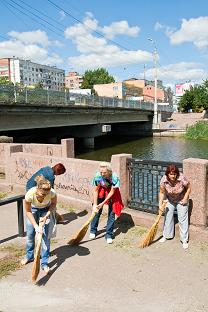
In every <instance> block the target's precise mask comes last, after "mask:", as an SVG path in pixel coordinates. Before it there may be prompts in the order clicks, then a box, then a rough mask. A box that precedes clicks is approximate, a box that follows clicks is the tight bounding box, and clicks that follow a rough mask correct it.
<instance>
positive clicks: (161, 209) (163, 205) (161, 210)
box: [155, 201, 167, 223]
mask: <svg viewBox="0 0 208 312" xmlns="http://www.w3.org/2000/svg"><path fill="white" fill-rule="evenodd" d="M166 205H167V201H164V202H163V203H162V205H161V206H160V207H159V214H158V216H157V219H156V222H155V223H157V222H159V221H160V218H161V216H162V214H163V212H164V210H165V208H166Z"/></svg>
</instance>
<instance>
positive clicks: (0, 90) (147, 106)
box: [0, 85, 172, 112]
mask: <svg viewBox="0 0 208 312" xmlns="http://www.w3.org/2000/svg"><path fill="white" fill-rule="evenodd" d="M1 103H2V104H12V105H15V104H16V103H18V104H22V105H25V104H29V105H50V106H58V105H64V106H65V105H66V106H68V105H80V106H85V107H111V108H129V109H138V110H149V111H154V104H153V103H149V102H141V101H133V100H121V99H118V98H109V97H100V96H95V95H81V94H75V93H74V94H73V93H69V92H68V91H67V90H66V91H53V90H43V89H31V88H28V87H17V86H15V87H14V86H4V85H1V86H0V104H1ZM160 111H161V112H162V111H164V112H172V108H171V107H169V106H167V105H159V106H158V112H160Z"/></svg>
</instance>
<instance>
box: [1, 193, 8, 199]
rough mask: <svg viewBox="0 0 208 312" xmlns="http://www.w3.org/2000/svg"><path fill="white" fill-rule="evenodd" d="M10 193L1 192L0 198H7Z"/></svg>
mask: <svg viewBox="0 0 208 312" xmlns="http://www.w3.org/2000/svg"><path fill="white" fill-rule="evenodd" d="M7 194H8V193H6V192H0V199H2V198H5V197H6V196H7Z"/></svg>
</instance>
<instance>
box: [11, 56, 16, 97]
mask: <svg viewBox="0 0 208 312" xmlns="http://www.w3.org/2000/svg"><path fill="white" fill-rule="evenodd" d="M14 59H15V56H13V58H12V64H13V68H12V70H13V84H14V102H15V103H16V102H17V92H16V77H15V64H14Z"/></svg>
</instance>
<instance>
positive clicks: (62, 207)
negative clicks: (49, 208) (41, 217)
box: [56, 203, 76, 212]
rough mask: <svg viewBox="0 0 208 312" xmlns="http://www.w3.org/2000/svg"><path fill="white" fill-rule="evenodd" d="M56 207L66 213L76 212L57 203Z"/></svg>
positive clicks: (74, 209)
mask: <svg viewBox="0 0 208 312" xmlns="http://www.w3.org/2000/svg"><path fill="white" fill-rule="evenodd" d="M56 207H57V209H63V210H65V211H67V212H76V208H73V207H69V206H68V205H66V204H60V203H58V204H57V205H56Z"/></svg>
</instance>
